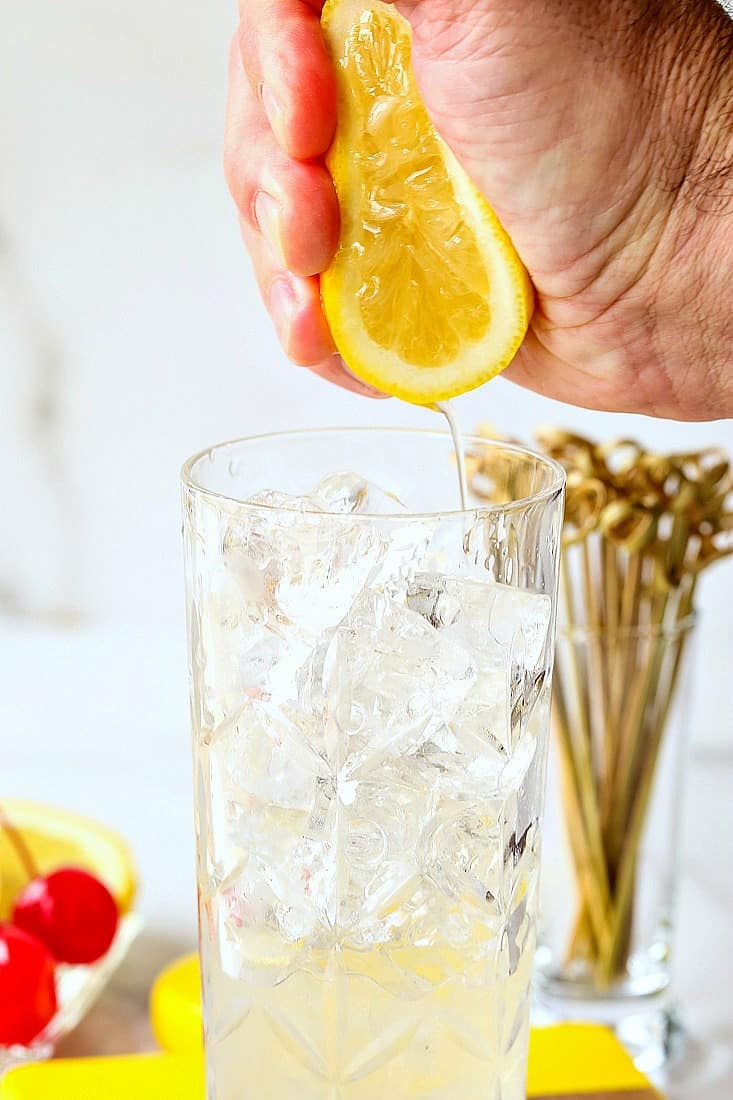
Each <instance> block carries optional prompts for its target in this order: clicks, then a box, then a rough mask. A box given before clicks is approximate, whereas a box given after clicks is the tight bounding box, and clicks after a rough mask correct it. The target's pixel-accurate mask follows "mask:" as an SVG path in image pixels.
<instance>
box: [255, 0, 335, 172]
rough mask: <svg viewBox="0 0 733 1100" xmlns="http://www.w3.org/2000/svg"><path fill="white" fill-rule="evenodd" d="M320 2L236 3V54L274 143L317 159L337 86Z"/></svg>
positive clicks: (330, 125)
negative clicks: (326, 44)
mask: <svg viewBox="0 0 733 1100" xmlns="http://www.w3.org/2000/svg"><path fill="white" fill-rule="evenodd" d="M321 6H322V5H321V3H320V2H319V0H313V2H312V3H310V2H308V0H240V4H239V9H240V17H241V22H240V28H239V38H238V41H239V50H240V54H241V57H242V63H243V66H244V71H245V72H246V74H247V78H248V80H249V83H250V85H251V87H252V89H253V91H254V92H255V95H256V96H257V97H258V99H259V100H260V102H261V104H262V107H263V110H264V113H265V115H266V117H267V119H268V121H269V123H270V126H271V127H272V131H273V133H274V134H275V136H276V138H277V140H278V142H279V144H280V145H281V146H282V148H283V149H284V150H285V151H286V152H287V153H288V155H289V156H291V157H295V158H296V159H298V160H306V159H308V158H311V157H318V156H321V155H322V154H323V153H325V151H326V149H327V148H328V146H329V145H330V143H331V138H332V137H333V131H334V127H335V125H336V84H335V79H334V74H333V68H332V66H331V62H330V60H329V57H328V54H327V52H326V47H325V45H324V42H323V36H322V35H321V30H320V26H319V21H318V11H319V10H320V7H321Z"/></svg>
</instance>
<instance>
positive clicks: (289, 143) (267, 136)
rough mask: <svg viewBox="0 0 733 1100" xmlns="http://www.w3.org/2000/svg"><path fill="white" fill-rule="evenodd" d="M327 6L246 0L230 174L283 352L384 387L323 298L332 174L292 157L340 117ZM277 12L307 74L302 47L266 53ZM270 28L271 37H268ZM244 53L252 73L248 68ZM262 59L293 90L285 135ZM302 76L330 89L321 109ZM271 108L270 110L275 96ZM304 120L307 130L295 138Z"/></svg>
mask: <svg viewBox="0 0 733 1100" xmlns="http://www.w3.org/2000/svg"><path fill="white" fill-rule="evenodd" d="M255 3H256V4H257V11H256V12H255V11H254V5H255ZM320 6H321V4H320V0H313V4H312V5H309V4H308V3H307V2H306V0H277V2H275V0H264V2H263V0H240V10H241V11H242V28H241V29H240V33H239V34H238V35H237V37H236V38H235V40H234V42H233V43H232V49H231V51H230V62H229V98H228V104H227V123H226V135H225V148H224V166H225V174H226V178H227V183H228V185H229V189H230V191H231V193H232V196H233V198H234V200H235V202H236V204H237V207H238V209H239V220H240V227H241V231H242V236H243V239H244V242H245V245H246V247H247V250H248V252H249V254H250V256H251V259H252V264H253V267H254V271H255V277H256V279H257V283H258V286H259V288H260V293H261V294H262V297H263V300H264V302H265V305H266V306H267V309H268V311H269V313H270V315H271V317H272V320H273V323H274V326H275V329H276V331H277V334H278V337H279V340H280V343H281V344H282V346H283V349H284V351H285V353H286V355H288V357H289V358H290V359H292V360H293V362H295V363H298V364H300V365H302V366H305V367H307V368H308V369H309V370H311V371H313V372H314V373H315V374H317V375H319V376H320V377H321V378H324V379H327V380H328V381H329V382H333V383H335V384H336V385H339V386H341V387H343V388H344V389H348V390H351V391H352V392H354V393H359V394H363V395H367V396H370V397H381V396H383V395H382V394H379V393H378V392H377V391H376V390H373V389H372V387H371V386H368V385H366V384H365V383H363V382H361V381H359V379H357V378H354V377H353V375H351V374H350V373H349V372H348V371H347V369H346V368H345V366H344V364H343V361H342V360H341V358H340V357H339V356H338V354H337V353H336V348H335V346H334V343H333V340H332V338H331V334H330V331H329V328H328V324H327V322H326V319H325V317H324V315H323V309H322V307H321V299H320V288H319V282H318V279H317V278H315V276H316V275H317V273H319V272H320V271H323V270H324V268H326V267H327V266H328V264H329V263H330V261H331V259H332V257H333V254H334V252H335V250H336V246H337V243H338V233H339V210H338V201H337V198H336V194H335V191H334V188H333V183H332V181H331V177H330V176H329V174H328V172H327V171H326V169H325V168H324V166H323V165H322V164H321V163H318V162H313V161H311V162H304V161H302V160H297V159H294V157H297V156H298V155H299V154H300V155H302V154H303V152H304V150H306V149H308V150H309V151H310V152H309V153H308V154H307V155H314V156H315V155H317V154H319V153H321V152H323V150H324V149H325V148H326V147H327V145H328V144H329V142H330V139H331V133H332V130H333V123H334V120H335V94H334V93H333V87H332V76H331V69H330V62H329V61H328V58H327V57H326V54H325V50H324V49H323V43H322V40H321V36H320V30H319V28H318V22H317V18H316V16H315V10H316V8H320ZM276 9H277V10H276ZM279 9H282V11H279ZM286 9H287V10H286ZM278 18H279V19H280V20H281V23H282V21H283V19H284V22H285V28H284V30H285V41H286V42H287V41H290V42H291V43H292V42H293V41H295V40H299V45H297V46H294V47H293V49H296V48H297V49H299V50H301V51H303V50H304V51H305V58H306V66H305V78H304V80H303V84H300V83H298V82H297V75H296V76H294V75H293V72H294V69H296V68H297V70H298V72H300V69H301V58H299V57H298V55H297V53H294V55H293V57H290V58H288V59H287V66H285V67H284V66H283V64H282V59H281V62H280V65H279V68H278V65H277V63H276V62H275V60H273V61H272V62H270V61H268V60H267V58H268V56H269V55H268V50H271V49H274V53H275V54H277V52H278V50H277V48H276V43H275V42H274V38H275V37H277V36H274V37H273V34H272V33H271V32H270V31H267V33H266V34H264V35H263V32H262V31H261V30H260V29H259V28H268V27H273V26H274V28H275V29H278V24H277V22H275V23H272V20H277V19H278ZM255 24H256V26H255ZM282 29H283V28H282V26H281V27H280V30H282ZM268 36H269V39H272V41H269V40H268V41H264V40H266V39H268ZM260 39H262V40H263V41H260ZM263 42H264V44H263ZM243 56H245V57H246V58H247V62H248V65H249V67H250V72H249V75H247V74H245V70H244V64H243ZM296 59H297V65H296V64H295V61H296ZM263 63H264V65H265V66H266V67H267V72H268V79H269V76H270V72H271V71H272V73H273V80H274V83H273V87H275V86H277V88H278V89H279V90H282V89H283V88H284V89H285V93H286V94H285V95H284V96H283V101H285V100H287V99H288V96H289V97H290V99H291V100H292V107H293V110H291V111H289V113H288V112H286V117H287V125H286V127H285V130H284V131H282V132H281V133H280V136H281V137H285V138H286V139H287V140H285V141H278V138H277V137H276V135H275V133H274V132H273V127H272V126H271V124H270V121H269V120H268V117H267V115H266V113H265V111H266V105H267V104H268V97H267V95H263V91H262V88H261V81H260V75H261V72H262V71H264V70H262V68H261V66H262V65H263ZM270 65H272V70H271V69H270V67H269V66H270ZM288 66H289V68H288ZM285 69H287V71H285ZM283 72H284V76H283ZM278 74H279V75H278ZM281 77H282V79H281ZM293 81H295V83H293ZM309 82H310V83H309ZM324 82H325V83H324ZM326 85H327V86H326ZM304 86H305V87H310V89H311V92H310V94H311V96H312V97H313V96H315V97H321V96H324V97H325V99H324V100H323V101H321V102H319V103H318V104H317V106H318V111H315V110H314V111H309V110H308V109H307V108H308V104H307V96H306V103H305V109H303V101H302V96H303V88H304ZM324 87H325V92H324V90H323V89H324ZM319 89H320V90H319ZM329 97H331V98H330V101H329ZM268 109H269V111H270V114H271V115H272V104H271V103H269V108H268ZM324 109H325V110H324ZM298 112H300V116H299V113H298ZM317 114H318V116H319V119H320V121H319V119H316V115H317ZM301 116H302V117H301ZM324 117H325V119H326V122H325V123H324V122H323V118H324ZM314 119H315V125H314ZM278 125H279V122H278ZM299 127H301V130H302V133H303V134H304V137H303V140H300V141H299V142H298V141H295V140H291V138H292V137H293V134H295V133H296V132H300V131H299V130H298V128H299ZM291 129H292V133H290V131H291Z"/></svg>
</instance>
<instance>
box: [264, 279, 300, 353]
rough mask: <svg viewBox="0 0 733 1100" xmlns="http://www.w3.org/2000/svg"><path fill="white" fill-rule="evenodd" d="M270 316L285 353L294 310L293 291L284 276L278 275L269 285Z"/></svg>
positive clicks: (288, 280)
mask: <svg viewBox="0 0 733 1100" xmlns="http://www.w3.org/2000/svg"><path fill="white" fill-rule="evenodd" d="M267 300H268V305H269V308H270V316H271V317H272V321H273V324H274V325H275V329H276V331H277V334H278V336H279V338H280V343H281V344H282V345H283V347H284V348H285V350H286V351H287V346H288V339H289V337H290V326H291V324H292V320H293V312H294V309H295V290H294V289H293V285H292V283H291V282H290V279H288V277H287V276H286V275H278V276H277V278H275V279H273V280H272V282H271V283H270V289H269V292H268V295H267Z"/></svg>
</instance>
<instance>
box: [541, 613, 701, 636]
mask: <svg viewBox="0 0 733 1100" xmlns="http://www.w3.org/2000/svg"><path fill="white" fill-rule="evenodd" d="M699 618H700V616H699V612H697V611H690V612H689V613H688V614H687V615H684V616H683V617H682V618H681V619H675V621H674V622H672V623H635V624H634V625H633V626H619V627H618V628H617V630H616V632H615V634H611V632H610V631H608V630H607V629H606V628H605V627H603V626H580V625H578V624H574V625H573V626H570V625H568V624H567V623H562V622H558V624H557V637H558V639H562V640H563V641H565V642H581V643H590V642H594V641H598V640H600V639H604V640H607V641H610V642H613V641H621V642H623V641H627V640H628V639H642V638H678V637H680V635H682V634H689V633H690V631H691V630H693V629H694V627H696V626H697V624H698V621H699Z"/></svg>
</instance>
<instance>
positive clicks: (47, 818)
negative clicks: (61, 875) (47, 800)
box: [0, 799, 136, 920]
mask: <svg viewBox="0 0 733 1100" xmlns="http://www.w3.org/2000/svg"><path fill="white" fill-rule="evenodd" d="M0 807H1V808H2V810H3V811H4V812H5V814H6V816H7V817H8V819H9V821H10V822H11V823H12V824H13V826H14V827H15V828H16V829H17V831H18V832H19V833H20V834H21V836H22V838H23V841H24V842H25V845H26V847H27V848H28V851H29V852H30V854H31V856H32V858H33V862H34V863H35V865H36V866H37V867H38V870H39V871H40V873H41V874H45V873H46V872H48V871H52V870H54V869H55V868H56V867H63V866H69V865H73V866H74V867H83V868H84V869H85V870H86V871H91V872H92V874H94V875H96V876H97V878H99V879H101V880H102V882H104V883H105V885H106V886H107V888H108V889H109V890H110V892H111V893H112V895H113V896H114V898H115V900H116V902H117V905H118V906H119V909H120V912H121V913H126V912H127V911H128V910H129V909H130V907H131V905H132V902H133V900H134V897H135V891H136V879H135V864H134V861H133V858H132V853H131V852H130V849H129V848H128V846H127V844H126V843H125V841H124V840H123V839H122V837H120V836H118V835H117V833H115V832H113V831H112V830H111V829H107V828H106V827H105V826H104V825H100V824H98V822H96V821H92V820H91V819H89V818H86V817H81V816H79V815H78V814H73V813H70V812H69V811H68V810H59V809H57V808H56V807H55V806H44V805H41V804H39V803H35V802H21V801H16V800H14V799H2V800H0ZM27 883H28V875H27V873H26V870H25V868H24V867H23V864H22V863H21V861H20V860H19V859H18V855H17V853H16V851H15V848H14V847H13V845H12V843H11V841H10V839H9V837H8V836H7V834H6V833H5V831H4V830H0V920H6V919H7V918H8V916H9V915H10V911H11V909H12V907H13V903H14V902H15V899H16V898H17V897H18V894H20V892H21V890H22V889H23V888H24V887H25V886H26V885H27Z"/></svg>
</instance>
